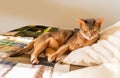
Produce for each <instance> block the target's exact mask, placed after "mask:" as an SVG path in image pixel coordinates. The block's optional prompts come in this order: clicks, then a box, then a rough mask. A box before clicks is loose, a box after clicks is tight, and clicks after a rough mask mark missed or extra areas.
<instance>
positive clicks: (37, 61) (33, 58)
mask: <svg viewBox="0 0 120 78" xmlns="http://www.w3.org/2000/svg"><path fill="white" fill-rule="evenodd" d="M31 62H32V64H38V63H39V60H38V59H37V57H34V56H31Z"/></svg>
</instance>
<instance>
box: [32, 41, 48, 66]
mask: <svg viewBox="0 0 120 78" xmlns="http://www.w3.org/2000/svg"><path fill="white" fill-rule="evenodd" d="M48 43H49V40H46V41H43V42H41V43H39V44H37V45H36V46H34V50H33V52H32V54H31V62H32V64H38V63H39V60H38V55H39V54H40V53H41V52H42V51H44V50H45V48H46V47H47V46H48Z"/></svg>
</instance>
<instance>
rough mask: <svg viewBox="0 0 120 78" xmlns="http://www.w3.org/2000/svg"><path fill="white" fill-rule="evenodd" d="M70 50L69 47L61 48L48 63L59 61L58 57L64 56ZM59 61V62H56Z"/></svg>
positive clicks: (50, 57)
mask: <svg viewBox="0 0 120 78" xmlns="http://www.w3.org/2000/svg"><path fill="white" fill-rule="evenodd" d="M68 49H69V46H68V45H63V46H61V47H60V48H59V49H58V50H57V51H56V52H55V53H53V54H52V55H51V56H49V57H48V61H49V62H52V61H55V60H56V59H57V57H59V56H61V55H63V54H64V53H65V52H67V51H68ZM56 61H59V60H56Z"/></svg>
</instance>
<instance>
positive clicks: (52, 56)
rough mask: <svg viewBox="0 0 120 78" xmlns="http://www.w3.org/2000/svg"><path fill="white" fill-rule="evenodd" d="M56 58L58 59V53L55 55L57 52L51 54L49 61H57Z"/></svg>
mask: <svg viewBox="0 0 120 78" xmlns="http://www.w3.org/2000/svg"><path fill="white" fill-rule="evenodd" d="M55 59H56V55H55V54H52V55H50V56H49V57H48V61H49V62H53V61H55Z"/></svg>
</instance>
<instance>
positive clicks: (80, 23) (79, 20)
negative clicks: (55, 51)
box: [77, 19, 85, 27]
mask: <svg viewBox="0 0 120 78" xmlns="http://www.w3.org/2000/svg"><path fill="white" fill-rule="evenodd" d="M77 21H78V24H79V25H80V27H81V26H85V22H84V20H83V19H77Z"/></svg>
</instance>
